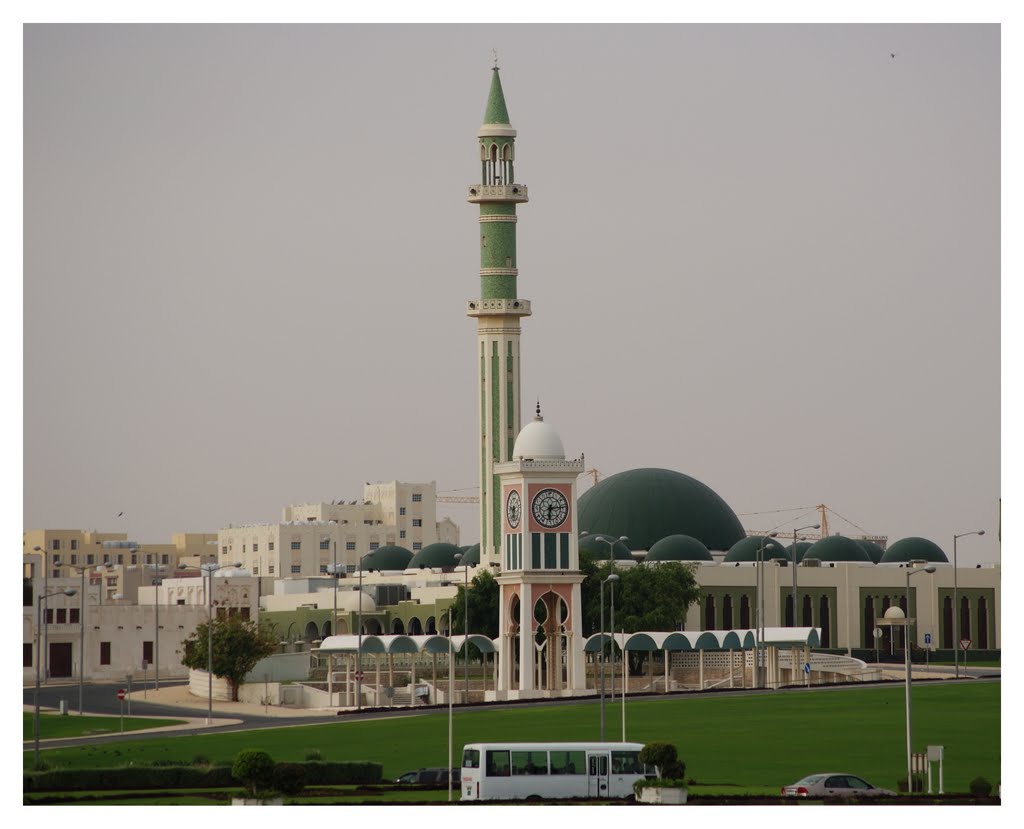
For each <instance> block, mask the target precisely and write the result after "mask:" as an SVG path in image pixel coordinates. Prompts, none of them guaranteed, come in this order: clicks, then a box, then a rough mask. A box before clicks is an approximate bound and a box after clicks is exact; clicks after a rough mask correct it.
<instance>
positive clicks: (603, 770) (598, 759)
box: [590, 754, 608, 777]
mask: <svg viewBox="0 0 1024 829" xmlns="http://www.w3.org/2000/svg"><path fill="white" fill-rule="evenodd" d="M607 774H608V755H607V754H595V755H594V756H592V757H591V758H590V776H591V777H604V776H605V775H607Z"/></svg>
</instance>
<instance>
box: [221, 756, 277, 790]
mask: <svg viewBox="0 0 1024 829" xmlns="http://www.w3.org/2000/svg"><path fill="white" fill-rule="evenodd" d="M273 775H274V760H273V758H271V756H270V755H269V754H267V752H265V751H259V750H258V749H255V748H246V749H242V751H240V752H238V754H237V755H236V756H235V762H234V763H233V764H232V765H231V776H232V777H234V778H235V780H237V781H238V782H239V783H241V784H242V785H243V786H245V790H246V791H247V792H248V793H249V796H250V797H259V795H260V792H262V791H265V790H266V788H267V787H268V786H269V785H270V781H271V779H272V777H273Z"/></svg>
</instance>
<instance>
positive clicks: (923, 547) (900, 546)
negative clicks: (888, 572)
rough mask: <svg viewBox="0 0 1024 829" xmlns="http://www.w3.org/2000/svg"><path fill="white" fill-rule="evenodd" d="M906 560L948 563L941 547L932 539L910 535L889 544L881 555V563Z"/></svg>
mask: <svg viewBox="0 0 1024 829" xmlns="http://www.w3.org/2000/svg"><path fill="white" fill-rule="evenodd" d="M907 561H933V562H938V563H940V564H948V563H949V559H948V558H946V554H945V553H944V552H942V548H941V547H940V546H939V545H938V544H936V543H935V542H934V541H929V540H928V539H927V538H919V537H918V536H915V535H912V536H910V537H909V538H901V539H900V540H899V541H897V542H896V543H895V544H890V545H889V549H888V550H886V551H885V554H884V555H883V556H882V561H881V563H882V564H892V563H894V562H900V563H903V562H907Z"/></svg>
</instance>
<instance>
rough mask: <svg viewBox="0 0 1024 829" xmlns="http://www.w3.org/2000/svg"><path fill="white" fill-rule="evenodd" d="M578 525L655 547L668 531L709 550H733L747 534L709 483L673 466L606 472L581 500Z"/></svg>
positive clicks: (637, 545) (631, 543)
mask: <svg viewBox="0 0 1024 829" xmlns="http://www.w3.org/2000/svg"><path fill="white" fill-rule="evenodd" d="M579 519H580V521H579V526H581V527H582V528H583V529H585V530H586V531H587V532H589V533H600V534H601V535H607V536H610V537H612V538H618V537H619V536H620V535H624V536H627V537H628V538H629V548H630V549H631V550H650V549H651V547H653V546H654V544H655V542H657V541H660V540H661V539H662V538H664V537H665V536H668V535H688V536H691V537H693V538H696V539H697V540H698V541H700V542H701V543H702V544H703V545H704V546H705V547H707V548H708V549H709V550H728V549H729V548H730V547H731V546H732V545H733V544H735V543H736V542H737V541H739V540H740V539H741V538H743V536H744V532H743V525H742V524H740V520H739V519H738V518H737V517H736V514H735V513H734V512H733V511H732V510H731V509H730V508H729V505H728V504H727V503H725V501H723V500H722V499H721V498H720V497H719V496H718V495H717V494H716V493H715V492H714V491H713V490H712V489H711V488H710V487H707V486H705V485H704V484H702V483H701V482H700V481H698V480H697V479H695V478H691V477H690V476H689V475H683V474H682V473H681V472H674V471H672V470H671V469H630V470H628V471H626V472H619V473H618V474H617V475H612V476H610V477H608V478H605V479H604V480H603V481H601V482H600V483H599V484H597V485H596V486H593V487H591V488H590V489H589V490H587V491H586V492H585V493H584V494H583V496H582V497H581V498H580V500H579Z"/></svg>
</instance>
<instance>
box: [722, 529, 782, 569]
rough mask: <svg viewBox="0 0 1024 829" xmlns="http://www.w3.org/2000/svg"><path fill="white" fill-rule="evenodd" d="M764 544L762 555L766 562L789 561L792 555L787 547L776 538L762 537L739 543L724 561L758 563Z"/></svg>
mask: <svg viewBox="0 0 1024 829" xmlns="http://www.w3.org/2000/svg"><path fill="white" fill-rule="evenodd" d="M762 543H763V544H764V553H763V554H762V557H763V560H764V561H771V560H772V559H773V558H781V559H782V560H783V561H789V559H790V555H791V553H790V552H789V551H788V550H787V549H786V548H785V547H783V546H782V545H781V544H780V543H779V542H778V541H776V540H775V539H774V538H764V537H763V536H760V535H752V536H750V537H749V538H743V539H741V540H739V541H737V542H736V543H735V544H733V545H732V547H730V548H729V552H727V553H726V554H725V558H724V559H722V561H723V562H729V563H732V562H734V561H757V554H758V550H760V549H761V544H762Z"/></svg>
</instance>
